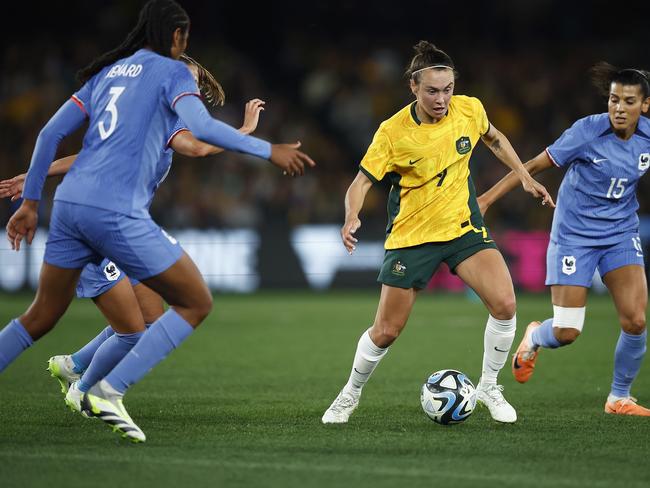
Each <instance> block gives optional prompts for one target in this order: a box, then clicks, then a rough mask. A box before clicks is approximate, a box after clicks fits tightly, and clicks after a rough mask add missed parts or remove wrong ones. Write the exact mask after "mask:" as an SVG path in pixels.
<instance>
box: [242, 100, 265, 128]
mask: <svg viewBox="0 0 650 488" xmlns="http://www.w3.org/2000/svg"><path fill="white" fill-rule="evenodd" d="M265 103H266V102H265V101H264V100H260V99H259V98H253V99H252V100H249V101H248V103H247V104H246V108H245V109H244V125H242V126H241V128H240V129H239V132H242V133H244V134H250V133H252V132H253V131H255V129H257V124H258V122H259V121H260V112H261V111H262V110H264V104H265Z"/></svg>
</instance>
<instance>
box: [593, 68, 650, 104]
mask: <svg viewBox="0 0 650 488" xmlns="http://www.w3.org/2000/svg"><path fill="white" fill-rule="evenodd" d="M589 72H590V73H591V80H592V81H593V83H594V85H595V86H596V88H597V89H598V91H600V92H601V93H602V94H603V95H605V96H606V97H609V89H610V87H611V85H612V83H620V84H621V85H627V86H629V85H639V87H640V88H641V94H642V95H643V98H644V99H645V98H648V97H650V72H648V71H645V70H641V69H632V68H628V69H619V68H617V67H616V66H612V65H611V64H609V63H606V62H605V61H601V62H599V63H596V64H595V65H594V66H592V67H591V69H590V70H589Z"/></svg>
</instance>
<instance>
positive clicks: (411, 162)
mask: <svg viewBox="0 0 650 488" xmlns="http://www.w3.org/2000/svg"><path fill="white" fill-rule="evenodd" d="M422 159H424V157H422V158H420V159H416V160H415V161H411V160H410V159H409V164H410V165H411V166H413V165H414V164H415V163H417V162H418V161H420V160H422Z"/></svg>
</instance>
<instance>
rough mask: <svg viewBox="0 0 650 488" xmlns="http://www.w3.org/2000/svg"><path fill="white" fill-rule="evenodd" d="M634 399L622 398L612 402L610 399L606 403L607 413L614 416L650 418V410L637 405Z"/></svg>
mask: <svg viewBox="0 0 650 488" xmlns="http://www.w3.org/2000/svg"><path fill="white" fill-rule="evenodd" d="M636 402H637V400H636V398H634V397H627V398H621V399H619V400H616V401H614V402H610V401H609V398H608V399H607V401H606V402H605V413H611V414H614V415H636V416H638V417H650V409H648V408H645V407H642V406H641V405H637V403H636Z"/></svg>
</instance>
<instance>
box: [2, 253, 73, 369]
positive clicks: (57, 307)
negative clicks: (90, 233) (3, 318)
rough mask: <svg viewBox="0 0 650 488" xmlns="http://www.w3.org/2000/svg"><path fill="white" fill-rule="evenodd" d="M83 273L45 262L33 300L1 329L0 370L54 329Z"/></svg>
mask: <svg viewBox="0 0 650 488" xmlns="http://www.w3.org/2000/svg"><path fill="white" fill-rule="evenodd" d="M80 274H81V270H80V269H67V268H59V267H57V266H52V265H51V264H47V263H43V266H42V268H41V274H40V277H39V283H38V290H37V291H36V296H35V297H34V301H33V302H32V304H31V305H30V306H29V308H28V309H27V311H26V312H25V313H24V314H23V315H21V316H20V317H18V318H17V319H14V320H12V321H11V322H10V323H9V324H7V326H6V327H5V328H4V329H2V331H0V371H3V370H4V369H5V368H6V367H7V366H8V365H9V364H10V363H11V362H12V361H13V360H14V359H16V358H17V357H18V356H19V355H20V354H21V353H22V352H23V351H24V350H25V349H26V348H28V347H29V346H30V345H31V344H32V343H33V342H34V341H36V340H38V339H39V338H41V337H42V336H44V335H45V334H47V333H48V332H49V331H50V330H52V328H54V326H55V325H56V323H57V322H58V320H59V319H60V318H61V316H62V315H63V314H64V313H65V311H66V310H67V308H68V306H69V305H70V302H71V301H72V297H73V296H74V290H75V286H76V285H77V281H78V280H79V275H80Z"/></svg>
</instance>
